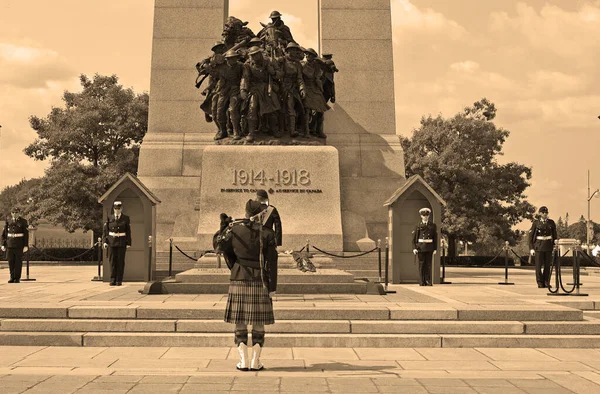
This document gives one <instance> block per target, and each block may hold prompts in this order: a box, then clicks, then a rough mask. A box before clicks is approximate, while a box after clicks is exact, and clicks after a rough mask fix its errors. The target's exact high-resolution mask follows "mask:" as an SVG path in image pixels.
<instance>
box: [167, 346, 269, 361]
mask: <svg viewBox="0 0 600 394" xmlns="http://www.w3.org/2000/svg"><path fill="white" fill-rule="evenodd" d="M231 349H232V348H231V347H172V348H169V349H168V350H167V351H166V352H165V353H164V354H163V355H162V356H161V357H160V358H161V359H178V360H187V359H200V360H208V359H211V360H212V359H221V360H225V359H226V358H227V356H228V355H230V356H231V354H233V353H234V352H232V351H231ZM265 350H267V348H265ZM269 350H271V349H269ZM276 350H278V349H276ZM265 353H266V352H265ZM235 355H236V357H239V356H237V351H236V352H235ZM261 358H263V357H262V354H261Z"/></svg>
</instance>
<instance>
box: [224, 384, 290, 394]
mask: <svg viewBox="0 0 600 394" xmlns="http://www.w3.org/2000/svg"><path fill="white" fill-rule="evenodd" d="M231 391H232V392H235V391H238V392H240V391H241V392H262V393H278V392H279V387H277V386H272V385H267V384H235V383H234V384H233V387H232V388H231Z"/></svg>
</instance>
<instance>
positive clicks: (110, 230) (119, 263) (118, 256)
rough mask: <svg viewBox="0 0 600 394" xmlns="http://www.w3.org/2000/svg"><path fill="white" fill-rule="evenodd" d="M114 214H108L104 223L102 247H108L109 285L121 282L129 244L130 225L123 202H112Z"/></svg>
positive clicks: (118, 284)
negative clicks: (124, 213) (124, 211)
mask: <svg viewBox="0 0 600 394" xmlns="http://www.w3.org/2000/svg"><path fill="white" fill-rule="evenodd" d="M113 212H114V215H110V216H109V217H108V219H107V221H106V223H105V224H104V249H106V248H108V247H110V255H109V258H110V268H111V273H110V279H111V281H110V285H111V286H121V284H123V272H124V271H125V252H126V251H127V248H129V247H130V246H131V225H130V222H129V216H127V215H123V213H122V212H123V203H122V202H121V201H115V202H114V203H113Z"/></svg>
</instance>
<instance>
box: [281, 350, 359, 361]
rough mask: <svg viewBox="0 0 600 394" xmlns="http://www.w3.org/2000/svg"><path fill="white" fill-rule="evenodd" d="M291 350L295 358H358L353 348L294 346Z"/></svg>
mask: <svg viewBox="0 0 600 394" xmlns="http://www.w3.org/2000/svg"><path fill="white" fill-rule="evenodd" d="M292 351H293V353H294V359H296V360H298V359H311V360H358V355H357V354H356V352H354V350H353V349H339V348H335V349H331V348H302V347H294V348H293V349H292Z"/></svg>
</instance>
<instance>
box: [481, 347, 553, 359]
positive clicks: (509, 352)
mask: <svg viewBox="0 0 600 394" xmlns="http://www.w3.org/2000/svg"><path fill="white" fill-rule="evenodd" d="M476 350H477V351H478V352H479V353H482V354H484V355H485V356H487V357H489V358H490V359H491V360H495V361H538V362H539V361H556V359H555V358H554V357H551V356H549V355H547V354H544V353H542V352H541V351H539V350H537V349H490V348H482V349H476Z"/></svg>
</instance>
